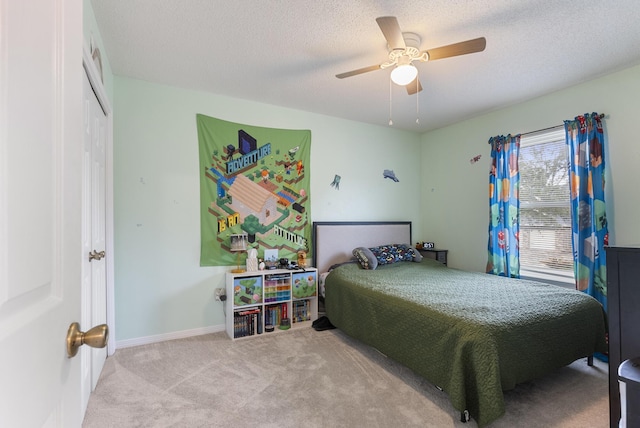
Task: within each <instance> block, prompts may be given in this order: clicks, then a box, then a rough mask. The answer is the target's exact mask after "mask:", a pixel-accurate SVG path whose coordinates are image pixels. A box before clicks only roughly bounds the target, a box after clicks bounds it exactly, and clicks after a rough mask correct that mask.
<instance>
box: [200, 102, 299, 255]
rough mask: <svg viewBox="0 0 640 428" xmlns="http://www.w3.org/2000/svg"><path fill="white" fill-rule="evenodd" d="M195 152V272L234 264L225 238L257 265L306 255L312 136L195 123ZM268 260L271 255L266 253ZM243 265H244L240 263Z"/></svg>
mask: <svg viewBox="0 0 640 428" xmlns="http://www.w3.org/2000/svg"><path fill="white" fill-rule="evenodd" d="M196 119H197V126H198V143H199V150H200V237H201V240H200V246H201V247H200V266H230V265H235V264H236V256H237V254H236V253H232V252H231V251H230V239H231V238H230V235H231V234H238V233H245V234H247V237H248V245H247V249H250V248H255V249H256V250H257V251H258V257H259V258H263V257H264V251H265V250H274V249H277V250H278V257H279V258H288V259H290V260H295V259H296V257H297V255H296V253H297V252H298V251H299V250H306V251H307V252H310V250H311V248H310V247H311V245H310V240H311V221H310V219H311V215H310V212H309V210H310V207H311V204H310V195H309V183H310V180H309V158H310V153H311V131H309V130H288V129H273V128H261V127H258V126H250V125H243V124H239V123H232V122H227V121H224V120H220V119H216V118H213V117H208V116H204V115H201V114H198V115H196ZM272 252H273V251H272ZM242 260H243V262H242V264H244V258H243V259H242Z"/></svg>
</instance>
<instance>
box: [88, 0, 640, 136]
mask: <svg viewBox="0 0 640 428" xmlns="http://www.w3.org/2000/svg"><path fill="white" fill-rule="evenodd" d="M92 6H93V9H94V13H95V16H96V20H97V22H98V26H99V28H100V32H101V35H102V38H103V41H104V45H105V50H106V53H107V56H108V58H109V61H110V64H111V67H112V70H113V72H114V74H116V75H120V76H129V77H133V78H138V79H142V80H146V81H150V82H156V83H162V84H167V85H172V86H177V87H182V88H188V89H194V90H198V91H206V92H211V93H214V94H221V95H227V96H231V97H235V98H243V99H248V100H253V101H258V102H263V103H267V104H272V105H278V106H284V107H290V108H294V109H299V110H304V111H309V112H315V113H321V114H326V115H330V116H336V117H341V118H345V119H351V120H356V121H361V122H366V123H372V124H378V125H385V126H386V125H387V124H388V122H389V117H390V107H391V117H392V119H393V126H394V127H395V128H398V129H406V130H410V131H416V132H424V131H427V130H430V129H435V128H438V127H441V126H445V125H448V124H451V123H454V122H457V121H460V120H463V119H467V118H470V117H473V116H477V115H479V114H481V113H484V112H487V111H491V110H495V109H498V108H501V107H505V106H508V105H512V104H515V103H518V102H522V101H524V100H527V99H531V98H535V97H538V96H541V95H544V94H547V93H550V92H553V91H556V90H558V89H561V88H564V87H567V86H571V85H573V84H576V83H580V82H583V81H587V80H590V79H593V78H595V77H599V76H602V75H604V74H607V73H610V72H613V71H617V70H621V69H624V68H626V67H629V66H632V65H636V64H640V24H639V22H640V2H638V1H637V0H616V1H600V2H597V1H596V2H587V1H584V0H579V1H578V0H555V1H550V0H519V1H513V0H475V1H463V0H431V1H426V0H411V1H383V0H378V1H376V0H369V1H364V0H261V1H258V0H252V1H250V0H92ZM379 16H396V17H397V19H398V22H399V24H400V27H401V29H402V31H407V32H414V33H418V34H419V35H420V36H421V37H422V44H421V46H420V49H422V50H424V49H430V48H434V47H439V46H443V45H448V44H451V43H456V42H460V41H464V40H468V39H473V38H476V37H481V36H484V37H486V39H487V47H486V50H485V51H484V52H481V53H475V54H470V55H465V56H459V57H454V58H447V59H442V60H438V61H432V62H425V63H417V67H418V69H419V77H420V81H421V83H422V86H423V88H424V90H423V91H422V92H420V93H419V96H418V99H416V96H415V95H412V96H409V95H407V93H406V91H405V89H404V88H402V87H398V86H395V85H393V86H392V87H391V103H390V85H389V73H390V69H386V70H378V71H374V72H370V73H367V74H362V75H359V76H354V77H350V78H347V79H337V78H336V77H335V75H336V74H338V73H342V72H346V71H350V70H353V69H357V68H362V67H366V66H370V65H375V64H380V63H382V62H384V61H385V60H386V59H387V48H386V41H385V39H384V37H383V35H382V32H381V31H380V28H379V27H378V25H377V24H376V21H375V18H376V17H379ZM418 106H419V112H417V107H418ZM416 118H419V122H420V123H419V124H417V123H416Z"/></svg>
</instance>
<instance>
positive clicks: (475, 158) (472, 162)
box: [469, 155, 482, 165]
mask: <svg viewBox="0 0 640 428" xmlns="http://www.w3.org/2000/svg"><path fill="white" fill-rule="evenodd" d="M481 157H482V155H478V156H476V157H474V158H471V160H470V161H469V162H470V163H471V165H473V164H474V163H476V162H478V161H479V160H480V158H481Z"/></svg>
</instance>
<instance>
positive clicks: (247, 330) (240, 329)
mask: <svg viewBox="0 0 640 428" xmlns="http://www.w3.org/2000/svg"><path fill="white" fill-rule="evenodd" d="M254 334H262V313H261V310H260V308H251V309H247V310H243V311H236V312H234V313H233V337H235V338H238V337H245V336H253V335H254Z"/></svg>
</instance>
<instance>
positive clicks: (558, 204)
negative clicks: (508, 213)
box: [519, 129, 573, 277]
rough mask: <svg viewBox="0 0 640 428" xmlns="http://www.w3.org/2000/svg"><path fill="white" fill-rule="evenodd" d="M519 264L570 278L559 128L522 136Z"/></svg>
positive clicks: (565, 162) (564, 155)
mask: <svg viewBox="0 0 640 428" xmlns="http://www.w3.org/2000/svg"><path fill="white" fill-rule="evenodd" d="M519 170H520V188H519V191H520V240H519V241H520V266H521V269H522V270H525V271H533V272H541V273H543V274H545V275H560V276H563V277H567V275H572V274H573V256H572V252H573V250H572V246H571V237H572V233H571V200H570V190H569V172H568V157H567V147H566V144H565V141H564V130H563V129H558V130H553V131H550V132H545V133H543V134H539V135H535V136H531V137H528V138H527V137H522V140H521V148H520V159H519Z"/></svg>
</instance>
